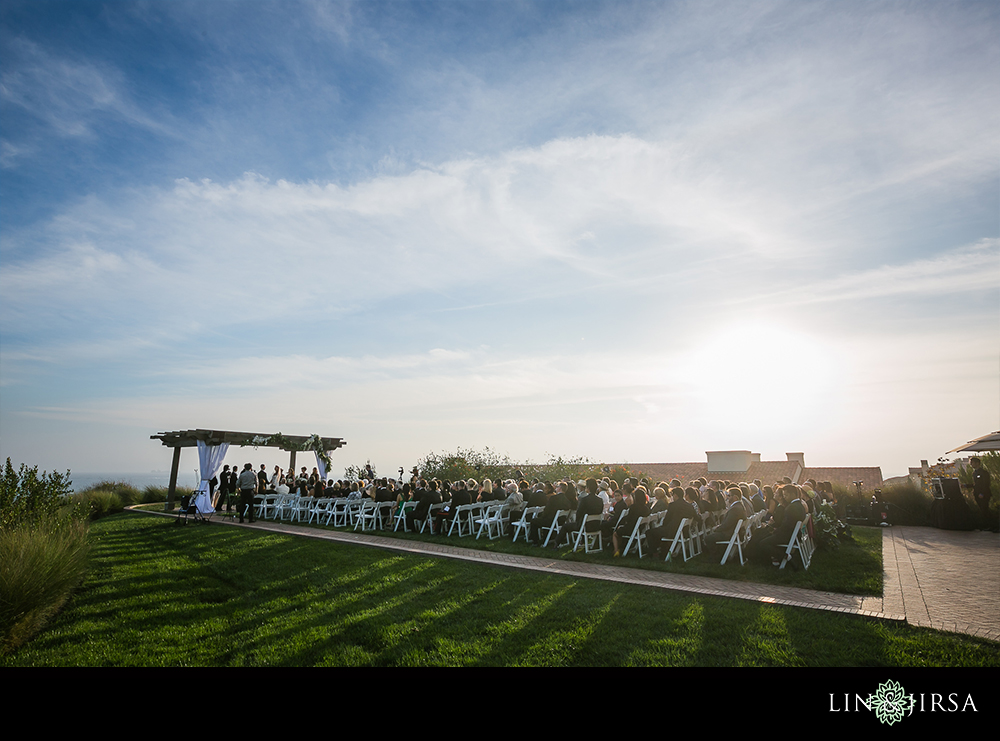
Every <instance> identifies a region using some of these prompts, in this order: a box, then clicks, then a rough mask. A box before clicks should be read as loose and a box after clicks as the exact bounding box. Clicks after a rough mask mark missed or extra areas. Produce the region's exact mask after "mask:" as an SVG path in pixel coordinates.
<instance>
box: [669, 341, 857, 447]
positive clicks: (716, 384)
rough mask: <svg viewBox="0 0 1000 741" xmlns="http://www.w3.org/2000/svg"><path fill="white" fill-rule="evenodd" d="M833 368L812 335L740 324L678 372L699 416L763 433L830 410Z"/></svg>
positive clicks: (699, 351)
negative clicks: (772, 427)
mask: <svg viewBox="0 0 1000 741" xmlns="http://www.w3.org/2000/svg"><path fill="white" fill-rule="evenodd" d="M837 365H838V362H837V360H836V359H835V356H834V354H833V353H832V352H831V351H830V349H829V348H828V347H826V345H825V343H823V342H822V341H819V340H817V339H816V338H814V337H812V336H810V335H807V334H804V333H800V332H796V331H792V330H789V329H787V328H785V327H782V326H779V325H776V324H767V323H741V324H736V325H730V326H728V327H726V328H724V329H723V330H721V331H720V332H718V333H716V334H714V335H712V336H710V337H708V338H707V339H706V340H705V341H704V342H703V343H701V344H700V345H698V346H697V347H696V348H695V349H694V350H693V352H692V353H691V355H690V356H689V357H688V358H687V359H686V360H684V361H682V362H681V364H680V367H679V368H678V370H679V372H680V374H681V376H682V379H683V381H684V383H685V385H686V386H687V387H688V388H690V389H691V394H690V399H689V400H690V402H691V403H692V405H693V406H694V407H695V408H694V409H692V411H693V412H695V413H696V414H697V415H698V416H699V417H702V418H707V419H710V420H714V421H717V422H718V423H720V424H723V425H725V426H727V427H730V428H732V429H736V428H740V429H745V428H746V427H748V426H749V427H753V428H755V429H758V430H760V431H761V432H767V431H768V430H767V429H766V428H767V427H768V426H774V427H778V426H780V427H782V428H785V427H788V426H789V425H792V424H801V423H806V422H808V421H809V420H810V419H813V418H816V417H817V415H821V414H825V413H826V412H828V411H829V410H830V409H832V408H833V406H834V405H835V404H836V398H835V397H836V394H835V388H834V387H835V380H836V377H837Z"/></svg>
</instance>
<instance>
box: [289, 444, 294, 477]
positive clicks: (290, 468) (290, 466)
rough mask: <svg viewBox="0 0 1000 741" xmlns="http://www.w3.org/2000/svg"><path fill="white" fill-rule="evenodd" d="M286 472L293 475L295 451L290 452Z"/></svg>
mask: <svg viewBox="0 0 1000 741" xmlns="http://www.w3.org/2000/svg"><path fill="white" fill-rule="evenodd" d="M288 470H289V471H290V472H291V474H292V476H294V475H295V451H294V450H293V451H291V456H290V457H289V459H288Z"/></svg>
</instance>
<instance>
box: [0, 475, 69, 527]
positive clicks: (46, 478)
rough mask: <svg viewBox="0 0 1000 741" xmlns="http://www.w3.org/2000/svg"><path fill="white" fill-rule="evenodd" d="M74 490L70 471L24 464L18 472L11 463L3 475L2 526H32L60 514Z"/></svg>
mask: <svg viewBox="0 0 1000 741" xmlns="http://www.w3.org/2000/svg"><path fill="white" fill-rule="evenodd" d="M71 491H72V482H71V481H70V478H69V471H67V472H66V474H65V475H63V474H61V473H59V472H57V471H53V472H52V473H47V472H45V471H43V472H42V473H41V474H39V473H38V466H33V467H31V468H28V467H27V466H26V465H24V464H23V463H22V464H21V468H20V469H19V470H17V471H15V470H14V466H12V465H11V463H10V458H8V459H7V463H6V464H5V465H4V469H3V475H2V476H0V529H6V528H15V527H21V526H30V525H34V524H36V523H39V522H44V521H47V520H49V519H51V518H53V517H56V516H57V515H58V514H59V512H60V510H61V509H62V508H63V507H64V506H65V504H66V499H67V497H68V496H69V493H70V492H71Z"/></svg>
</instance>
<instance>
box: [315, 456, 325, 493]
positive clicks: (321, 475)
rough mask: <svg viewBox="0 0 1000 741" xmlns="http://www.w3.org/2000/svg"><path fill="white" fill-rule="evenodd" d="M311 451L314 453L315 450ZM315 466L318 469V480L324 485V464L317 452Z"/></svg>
mask: <svg viewBox="0 0 1000 741" xmlns="http://www.w3.org/2000/svg"><path fill="white" fill-rule="evenodd" d="M313 452H314V453H316V451H313ZM316 468H318V469H319V478H320V480H321V481H322V482H323V485H324V486H326V464H325V463H324V462H323V459H322V458H320V457H319V453H316Z"/></svg>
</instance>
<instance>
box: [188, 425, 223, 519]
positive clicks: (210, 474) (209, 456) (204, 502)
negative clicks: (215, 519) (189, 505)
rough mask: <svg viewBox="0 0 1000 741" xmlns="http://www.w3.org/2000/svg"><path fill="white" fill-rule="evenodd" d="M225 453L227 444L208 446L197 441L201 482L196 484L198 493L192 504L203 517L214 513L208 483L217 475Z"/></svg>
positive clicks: (203, 442)
mask: <svg viewBox="0 0 1000 741" xmlns="http://www.w3.org/2000/svg"><path fill="white" fill-rule="evenodd" d="M227 452H229V443H220V444H218V445H209V444H207V443H206V442H205V441H204V440H199V441H198V467H199V468H200V469H201V477H200V478H201V482H200V483H199V484H198V493H197V494H196V495H195V499H194V504H195V507H197V508H198V511H199V512H201V513H202V514H203V515H207V514H208V513H210V512H214V511H215V507H213V506H212V497H211V496H209V493H208V490H209V486H208V482H209V481H210V480H211V479H213V478H215V475H216V474H217V473H219V470H220V469H221V468H222V461H224V460H225V459H226V453H227Z"/></svg>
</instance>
